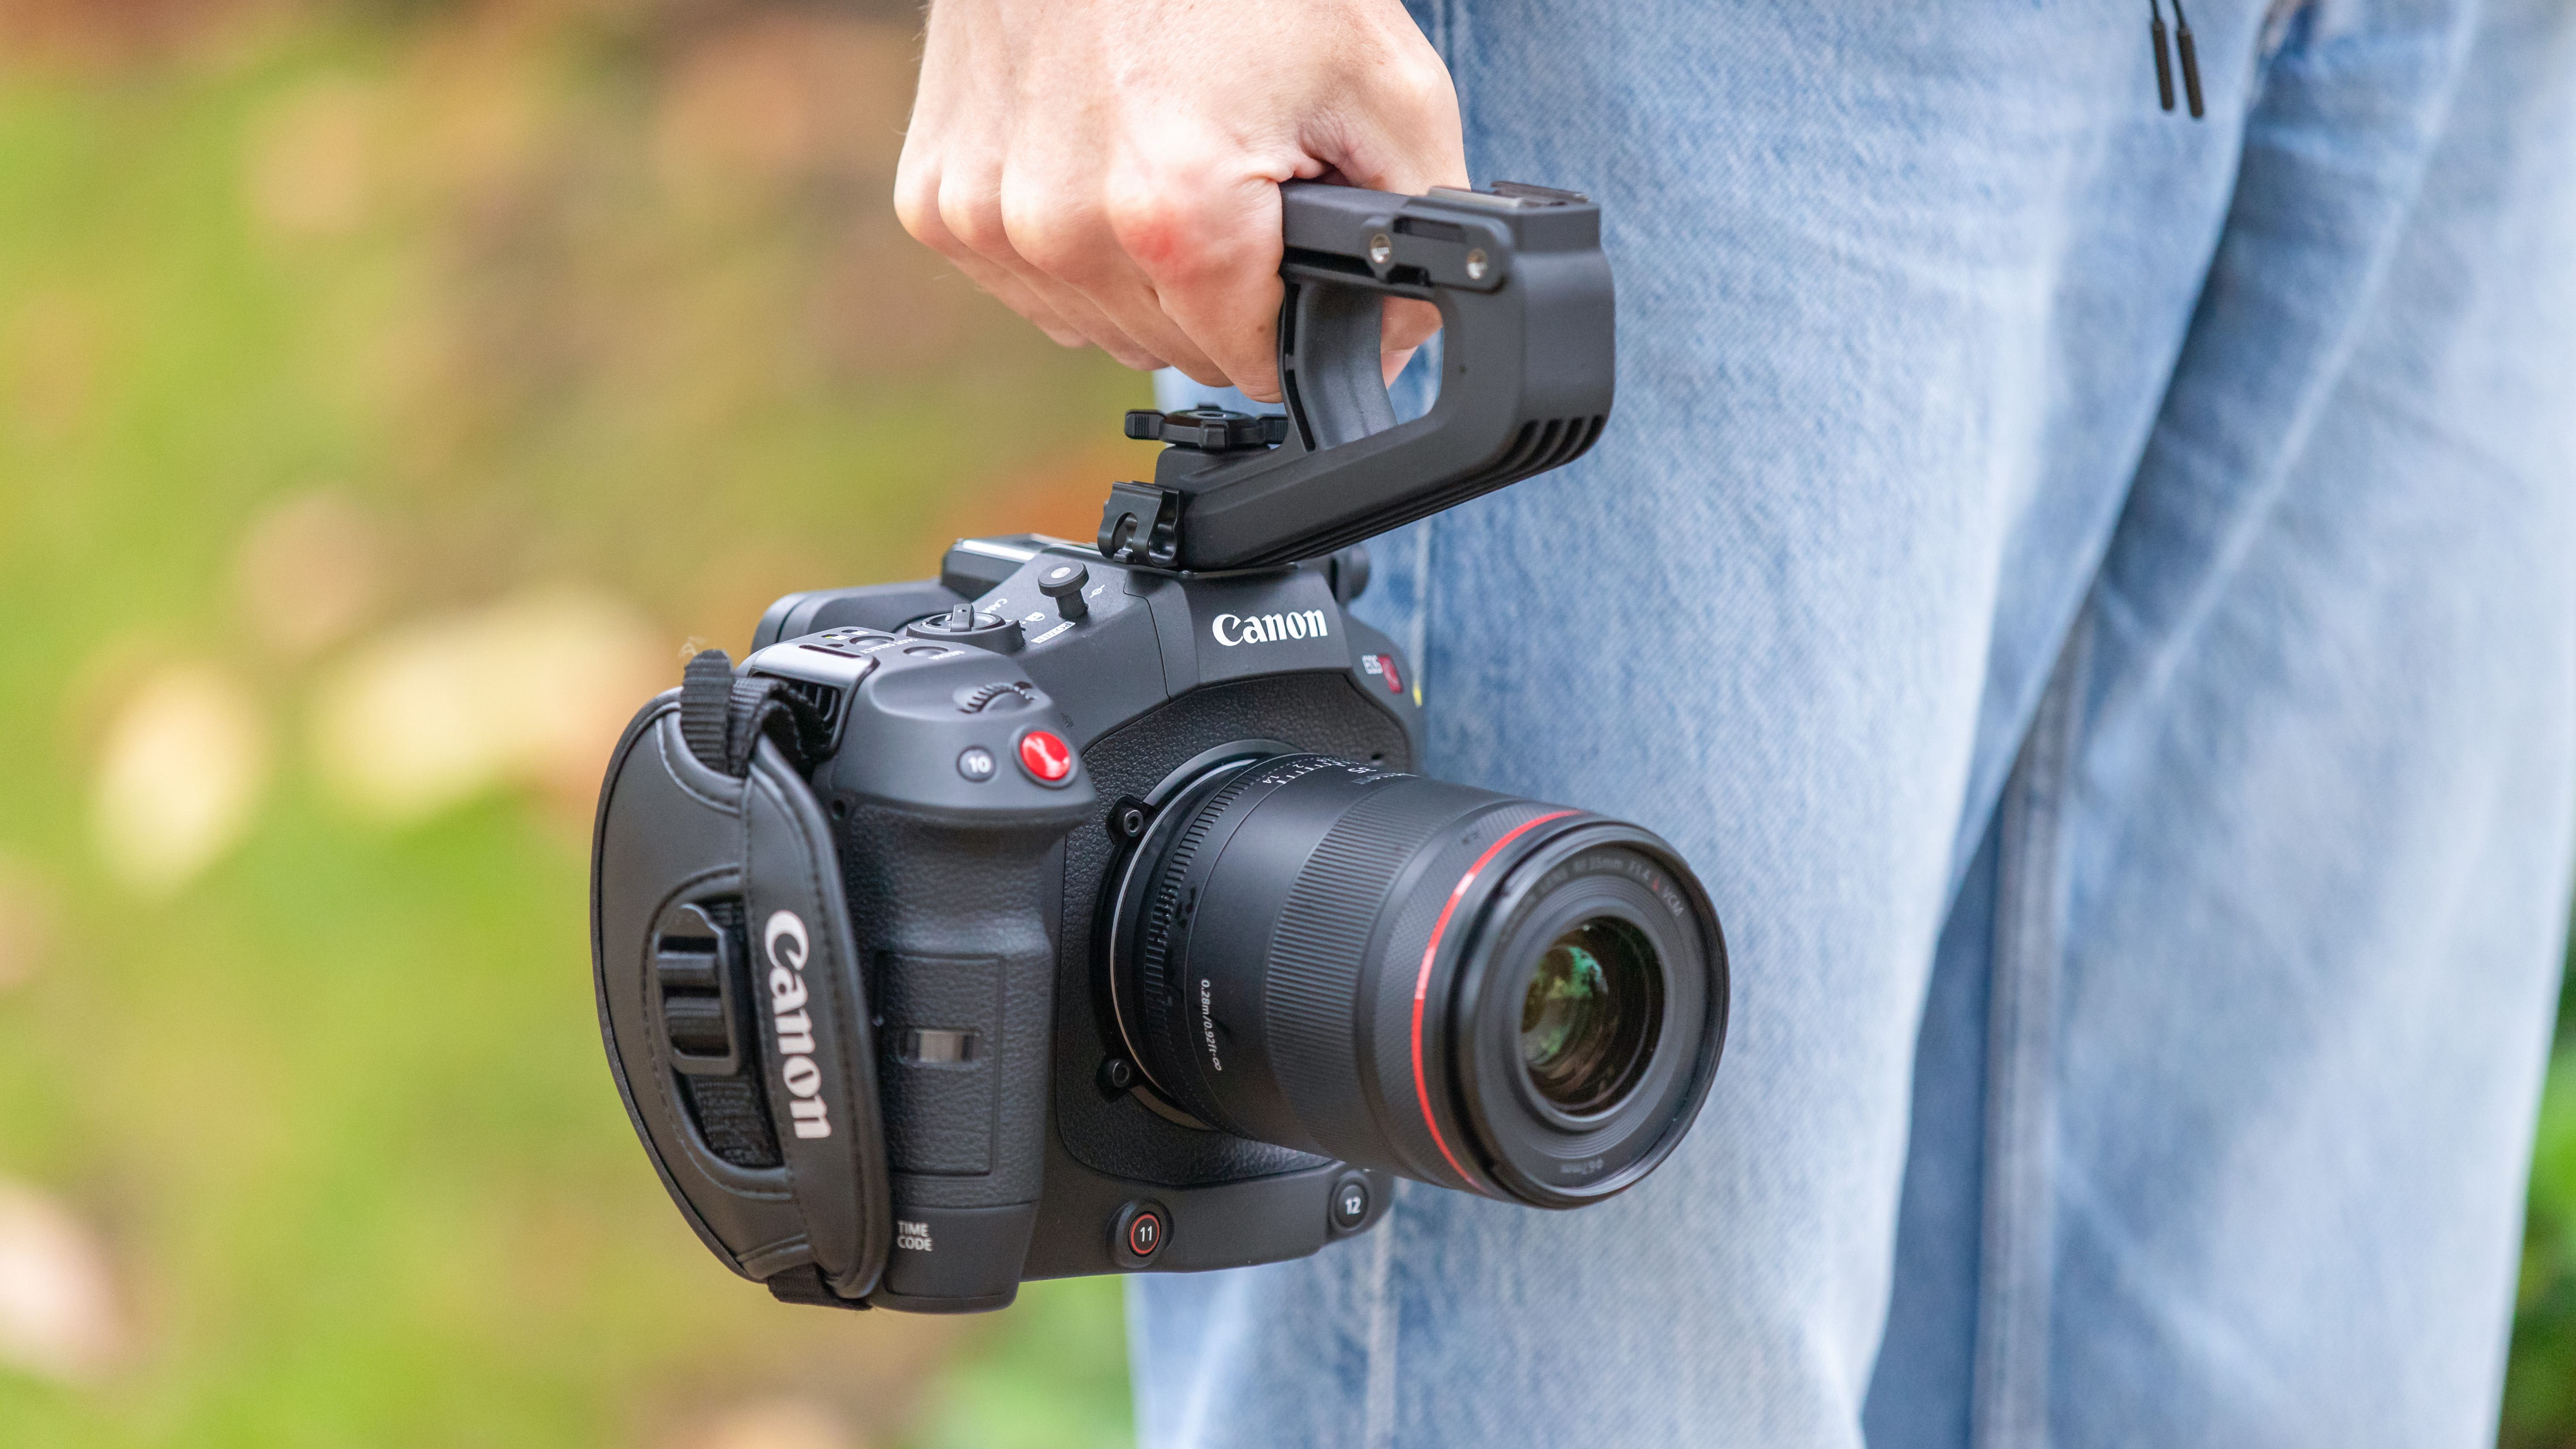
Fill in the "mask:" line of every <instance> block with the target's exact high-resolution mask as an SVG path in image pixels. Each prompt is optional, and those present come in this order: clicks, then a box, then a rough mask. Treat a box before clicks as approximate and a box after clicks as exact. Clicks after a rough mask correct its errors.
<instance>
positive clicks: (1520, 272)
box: [1101, 182, 1615, 571]
mask: <svg viewBox="0 0 2576 1449" xmlns="http://www.w3.org/2000/svg"><path fill="white" fill-rule="evenodd" d="M1280 203H1281V212H1282V239H1283V241H1284V244H1285V253H1284V257H1283V260H1282V262H1281V264H1280V268H1279V273H1280V276H1281V278H1282V279H1283V280H1285V281H1286V283H1287V284H1288V292H1287V297H1286V299H1285V301H1284V303H1283V305H1282V307H1281V309H1280V319H1279V369H1280V390H1281V395H1282V400H1283V402H1284V404H1285V406H1286V408H1287V410H1288V427H1287V429H1286V436H1285V438H1284V440H1282V441H1281V442H1280V443H1279V445H1278V446H1276V447H1250V448H1245V447H1235V446H1228V447H1214V448H1210V447H1200V446H1192V445H1189V444H1188V443H1186V442H1183V443H1181V444H1176V445H1175V446H1173V447H1170V448H1167V449H1165V450H1164V452H1163V454H1162V457H1161V458H1160V459H1159V460H1158V461H1157V463H1156V466H1155V474H1154V483H1153V485H1151V487H1150V488H1147V487H1143V486H1142V485H1132V484H1125V485H1120V488H1119V489H1118V490H1117V491H1116V492H1115V493H1113V494H1112V496H1111V500H1110V503H1109V507H1108V509H1107V510H1106V511H1105V514H1104V517H1103V519H1102V527H1101V540H1102V548H1103V550H1104V552H1109V553H1111V554H1112V555H1113V556H1114V557H1117V558H1119V559H1120V560H1121V561H1122V562H1127V563H1131V564H1143V565H1147V566H1151V567H1157V568H1170V569H1178V570H1191V571H1215V570H1223V569H1241V568H1255V567H1264V566H1271V565H1277V564H1285V563H1293V562H1295V561H1297V560H1299V559H1305V558H1312V557H1316V556H1318V555H1321V554H1325V553H1330V552H1331V551H1333V550H1334V549H1337V548H1342V547H1345V546H1347V545H1350V544H1353V543H1357V542H1359V541H1361V540H1362V539H1366V538H1368V537H1371V536H1373V535H1375V534H1379V533H1383V532H1385V531H1386V530H1388V529H1390V528H1394V527H1397V526H1399V525H1401V524H1405V523H1409V522H1411V521H1413V520H1414V519H1417V518H1421V517H1424V516H1426V515H1428V514H1432V513H1436V512H1438V511H1439V510H1441V509H1443V508H1447V507H1449V506H1451V505H1452V504H1456V503H1461V502H1464V501H1466V500H1467V499H1469V498H1473V497H1476V496H1478V495H1480V494H1483V493H1487V492H1490V491H1492V490H1493V489H1496V488H1500V487H1502V486H1503V485H1505V484H1507V483H1513V482H1517V481H1518V480H1520V479H1523V478H1527V477H1530V476H1531V475H1533V474H1536V473H1541V472H1545V471H1546V470H1548V469H1550V468H1554V467H1557V466H1558V465H1560V464H1563V463H1567V462H1570V461H1572V460H1573V459H1575V458H1576V457H1579V456H1580V455H1581V454H1582V453H1583V452H1584V451H1585V450H1586V449H1588V448H1590V447H1591V446H1592V444H1593V442H1594V441H1595V440H1596V439H1598V438H1599V437H1600V435H1601V430H1602V427H1603V426H1604V424H1605V423H1606V422H1607V421H1608V418H1609V413H1610V402H1611V394H1612V390H1613V387H1612V384H1613V376H1614V372H1615V365H1614V356H1613V307H1612V290H1611V280H1610V264H1609V262H1608V260H1607V259H1606V258H1605V257H1604V256H1603V255H1602V252H1601V213H1600V208H1598V207H1597V206H1594V205H1593V204H1592V203H1591V202H1589V201H1587V200H1585V199H1584V198H1582V197H1580V196H1577V195H1574V194H1573V193H1571V192H1561V191H1551V190H1548V189H1546V188H1543V187H1533V186H1518V185H1514V184H1511V183H1501V184H1498V185H1497V186H1496V187H1494V188H1493V189H1492V190H1491V191H1485V192H1469V191H1456V190H1451V189H1447V188H1439V189H1435V190H1434V191H1433V192H1432V193H1431V194H1429V195H1427V196H1416V197H1407V196H1398V195H1394V194H1392V193H1389V192H1382V191H1364V190H1360V189H1358V188H1355V187H1346V186H1327V185H1321V184H1317V183H1313V182H1291V183H1289V184H1288V185H1286V186H1283V187H1281V188H1280ZM1389 297H1403V298H1412V299H1415V300H1420V301H1427V302H1430V303H1432V304H1433V305H1435V306H1436V307H1438V308H1439V309H1440V317H1441V325H1442V331H1443V342H1442V363H1441V385H1440V396H1439V400H1438V401H1437V402H1436V403H1435V404H1434V405H1433V406H1432V409H1431V411H1430V412H1429V413H1428V414H1426V415H1424V416H1423V417H1420V418H1416V419H1414V420H1413V421H1411V422H1407V423H1401V424H1399V423H1397V422H1396V420H1395V413H1394V409H1393V408H1392V406H1391V405H1390V404H1389V402H1388V400H1387V394H1386V387H1385V383H1384V380H1383V377H1382V375H1381V371H1380V366H1381V365H1380V362H1379V316H1380V312H1381V310H1382V304H1383V302H1384V301H1385V299H1387V298H1389Z"/></svg>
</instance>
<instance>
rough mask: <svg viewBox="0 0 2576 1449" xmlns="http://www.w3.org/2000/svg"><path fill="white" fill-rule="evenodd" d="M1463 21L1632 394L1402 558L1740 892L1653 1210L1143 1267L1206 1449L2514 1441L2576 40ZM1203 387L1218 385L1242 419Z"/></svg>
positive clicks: (1510, 151)
mask: <svg viewBox="0 0 2576 1449" xmlns="http://www.w3.org/2000/svg"><path fill="white" fill-rule="evenodd" d="M2143 9H2144V7H2143V6H2132V5H2130V4H2128V3H2119V4H2107V3H2106V4H2053V5H2044V6H2035V5H2028V4H2019V5H2006V4H1987V3H1950V0H1924V3H1919V4H1914V5H1908V6H1903V7H1884V6H1849V5H1831V4H1824V3H1781V4H1773V5H1759V6H1757V5H1736V6H1722V7H1717V6H1713V7H1699V6H1692V5H1687V4H1683V3H1679V0H1619V3H1617V4H1610V3H1591V4H1583V3H1573V0H1549V3H1539V0H1491V3H1486V0H1475V3H1459V0H1418V4H1417V12H1416V13H1417V16H1418V18H1419V19H1420V20H1421V22H1422V24H1423V27H1424V30H1425V32H1426V33H1427V34H1429V35H1430V36H1431V37H1432V39H1433V41H1434V42H1435V44H1437V45H1438V46H1439V48H1440V49H1441V51H1442V53H1443V54H1444V56H1446V57H1447V59H1448V61H1449V64H1450V66H1451V68H1452V71H1453V73H1454V74H1455V76H1456V79H1457V82H1458V88H1459V93H1460V98H1461V101H1462V104H1463V107H1464V112H1465V118H1466V123H1467V136H1468V151H1469V159H1470V163H1471V165H1472V167H1473V169H1474V172H1475V174H1476V175H1477V176H1478V177H1480V178H1493V177H1509V178H1514V179H1526V180H1531V181H1538V182H1544V183H1548V184H1553V185H1562V186H1572V187H1577V188H1580V189H1583V190H1586V191H1589V192H1591V193H1592V194H1594V195H1595V196H1597V197H1598V198H1600V199H1601V201H1602V202H1603V203H1604V207H1605V215H1606V218H1607V222H1608V228H1609V230H1608V237H1607V244H1608V247H1609V249H1610V252H1611V255H1612V259H1613V262H1614V264H1615V266H1616V268H1617V272H1618V282H1619V327H1620V355H1619V362H1620V377H1619V401H1618V406H1617V411H1616V412H1615V414H1614V415H1613V417H1612V420H1611V425H1610V429H1609V431H1608V433H1607V435H1606V436H1605V437H1604V439H1603V441H1602V443H1601V444H1600V446H1599V447H1598V448H1597V449H1595V451H1594V452H1593V453H1592V454H1591V455H1590V456H1589V457H1587V458H1585V459H1584V460H1582V461H1581V462H1579V463H1577V464H1576V465H1574V466H1573V467H1570V468H1567V469H1565V470H1563V471H1561V472H1559V473H1556V474H1552V475H1549V476H1546V477H1543V478H1540V479H1537V480H1534V481H1531V482H1528V483H1524V484H1521V485H1519V486H1517V487H1515V488H1512V489H1508V490H1505V491H1504V492H1503V493H1500V494H1497V495H1494V496H1492V497H1489V498H1486V499H1483V500H1480V501H1478V502H1476V503H1473V504H1470V505H1467V506H1465V507H1462V508H1460V509H1457V510H1454V511H1453V512H1451V513H1449V514H1446V515H1443V516H1441V517H1439V518H1437V519H1434V520H1431V521H1430V522H1428V523H1426V524H1423V525H1417V526H1416V527H1414V528H1412V529H1408V530H1405V531H1403V532H1402V533H1399V534H1397V535H1394V536H1391V537H1389V538H1387V539H1383V540H1381V541H1380V542H1379V543H1378V544H1377V545H1376V546H1375V552H1376V556H1377V566H1378V572H1379V576H1380V582H1379V583H1378V585H1377V586H1376V589H1375V590H1374V591H1373V593H1372V595H1371V597H1370V598H1369V599H1368V600H1366V601H1364V603H1363V606H1362V612H1363V613H1370V614H1372V615H1373V617H1375V618H1376V619H1377V621H1378V622H1380V623H1381V624H1382V625H1383V626H1385V627H1387V628H1389V630H1390V631H1391V632H1393V633H1394V634H1396V635H1397V637H1399V638H1402V639H1406V640H1407V641H1409V642H1411V643H1412V644H1413V645H1414V650H1415V656H1416V658H1417V660H1418V661H1419V663H1418V669H1419V672H1420V675H1421V677H1422V679H1423V681H1424V685H1425V699H1426V701H1427V704H1428V706H1429V719H1430V725H1431V737H1432V749H1431V759H1430V760H1429V762H1428V763H1429V766H1430V768H1431V769H1432V770H1433V771H1434V772H1436V773H1439V774H1442V775H1445V776H1448V777H1450V778H1455V779H1460V780H1465V781H1469V782H1472V783H1476V784H1480V785H1486V786H1490V787H1493V788H1497V789H1504V790H1513V791H1519V792H1523V793H1526V794H1531V795H1536V796H1539V797H1542V798H1545V799H1550V800H1558V801H1564V802H1569V803H1575V804H1580V805H1584V806H1588V807H1592V808H1595V809H1599V810H1603V811H1607V812H1610V813H1612V814H1618V815H1625V816H1628V817H1630V818H1633V819H1636V820H1638V821H1640V822H1642V823H1644V824H1646V825H1648V826H1649V827H1651V828H1653V829H1655V830H1658V831H1660V832H1662V833H1663V834H1665V835H1666V836H1667V837H1669V838H1671V839H1672V840H1673V841H1674V842H1675V843H1676V844H1678V845H1679V846H1680V847H1681V848H1682V849H1683V851H1684V852H1685V853H1686V854H1687V855H1688V856H1689V857H1690V859H1691V860H1692V861H1693V862H1694V864H1695V865H1696V866H1697V867H1698V869H1699V871H1700V872H1701V874H1702V876H1703V877H1704V878H1705V880H1706V881H1707V884H1708V886H1709V890H1710V893H1711V895H1712V896H1713V897H1714V898H1715V900H1716V902H1717V905H1718V909H1719V911H1720V912H1721V914H1722V915H1723V916H1724V917H1725V920H1726V923H1727V927H1728V931H1729V937H1730V943H1731V945H1732V948H1733V956H1734V963H1735V972H1736V976H1735V985H1736V998H1735V1010H1734V1026H1733V1036H1732V1039H1731V1041H1730V1042H1729V1045H1728V1052H1727V1058H1726V1062H1725V1065H1724V1067H1723V1069H1722V1070H1721V1072H1720V1074H1719V1076H1718V1080H1717V1086H1716V1090H1715V1092H1714V1093H1713V1094H1712V1096H1711V1098H1710V1101H1709V1105H1708V1108H1707V1110H1706V1112H1705V1113H1704V1115H1703V1116H1702V1117H1701V1119H1700V1122H1699V1125H1698V1126H1697V1128H1696V1129H1695V1130H1694V1131H1693V1133H1692V1135H1691V1137H1690V1138H1689V1140H1688V1141H1687V1142H1686V1143H1684V1145H1683V1146H1682V1148H1681V1150H1680V1151H1679V1152H1678V1153H1677V1154H1676V1155H1675V1156H1674V1157H1673V1159H1672V1160H1671V1161H1670V1162H1669V1163H1668V1164H1667V1165H1666V1166H1665V1167H1664V1168H1663V1169H1662V1170H1661V1171H1660V1172H1659V1173H1657V1174H1656V1175H1655V1176H1654V1177H1652V1178H1650V1179H1648V1180H1647V1181H1646V1182H1645V1183H1644V1184H1642V1185H1641V1186H1639V1187H1637V1188H1636V1189H1634V1190H1633V1191H1631V1192H1629V1193H1628V1194H1626V1195H1625V1196H1624V1197H1621V1198H1619V1199H1616V1200H1614V1201H1612V1202H1610V1203H1608V1204H1605V1205H1602V1206H1599V1207H1595V1208H1590V1209H1586V1210H1583V1211H1580V1212H1573V1213H1561V1214H1560V1213H1547V1212H1540V1211H1535V1210H1531V1209H1526V1208H1519V1207H1513V1206H1508V1205H1504V1204H1500V1203H1494V1202H1487V1201H1482V1200H1478V1199H1474V1198H1470V1197H1466V1196H1464V1195H1461V1194H1458V1193H1453V1192H1445V1191H1441V1190H1439V1189H1434V1188H1427V1187H1421V1186H1418V1185H1414V1184H1405V1185H1404V1186H1403V1187H1402V1188H1401V1189H1400V1190H1399V1191H1398V1192H1397V1194H1396V1196H1395V1200H1394V1205H1393V1211H1392V1213H1391V1215H1390V1217H1389V1219H1388V1221H1387V1222H1386V1223H1385V1224H1384V1225H1383V1226H1382V1227H1380V1228H1379V1229H1378V1230H1376V1231H1375V1232H1373V1233H1371V1234H1368V1235H1366V1236H1364V1237H1362V1238H1359V1239H1355V1240H1353V1241H1351V1242H1349V1243H1346V1244H1343V1245H1340V1246H1338V1247H1336V1248H1333V1249H1330V1250H1327V1251H1326V1252H1324V1253H1322V1254H1320V1255H1318V1256H1316V1257H1314V1258H1311V1259H1307V1260H1303V1261H1299V1262H1294V1263H1285V1264H1278V1265H1273V1266H1270V1267H1264V1268H1257V1269H1248V1270H1243V1271H1239V1272H1234V1273H1228V1274H1221V1275H1208V1276H1202V1277H1184V1276H1178V1275H1175V1276H1168V1277H1146V1278H1140V1279H1137V1280H1135V1282H1134V1285H1133V1289H1132V1293H1131V1299H1130V1302H1131V1304H1132V1306H1133V1309H1134V1313H1133V1316H1132V1322H1133V1329H1132V1333H1133V1344H1132V1348H1133V1356H1134V1364H1135V1374H1136V1381H1137V1385H1138V1390H1139V1399H1140V1405H1141V1421H1142V1425H1143V1430H1144V1437H1145V1439H1146V1440H1147V1441H1148V1442H1149V1443H1152V1444H1156V1445H1174V1446H1179V1445H1190V1446H1196V1445H1318V1444H1331V1445H1346V1446H1354V1449H1358V1446H1377V1445H1386V1444H1404V1445H1475V1446H1488V1445H1501V1444H1538V1443H1547V1444H1567V1445H1662V1444H1675V1445H1678V1444H1694V1445H1697V1444H1748V1445H1782V1446H1809V1445H1847V1444H1854V1443H1860V1442H1864V1441H1866V1442H1868V1443H1870V1444H1873V1445H1878V1446H1883V1449H1884V1446H1914V1445H1943V1446H1959V1445H1976V1446H1981V1449H1983V1446H2009V1445H2037V1444H2042V1443H2054V1444H2059V1445H2065V1446H2091V1445H2107V1444H2175V1445H2194V1446H2201V1445H2237V1444H2249V1445H2250V1444H2261V1445H2279V1444H2309V1443H2314V1444H2320V1445H2328V1444H2330V1445H2336V1446H2341V1449H2350V1446H2370V1445H2404V1446H2443V1445H2469V1444H2484V1443H2488V1442H2491V1439H2492V1434H2493V1419H2494V1411H2495V1400H2496V1388H2497V1381H2498V1378H2499V1376H2500V1372H2501V1360H2502V1347H2503V1340H2504V1334H2505V1329H2506V1324H2507V1320H2508V1314H2509V1309H2510V1296H2511V1288H2512V1283H2513V1276H2514V1265H2515V1261H2516V1252H2517V1248H2518V1224H2519V1205H2520V1188H2521V1181H2522V1175H2523V1170H2524V1165H2525V1153H2526V1142H2527V1139H2528V1135H2529V1129H2530V1124H2531V1115H2532V1109H2533V1104H2534V1101H2535V1099H2536V1096H2537V1089H2538V1084H2539V1079H2540V1072H2541V1068H2542V1063H2543V1058H2544V1054H2545V1050H2546V1044H2547V1038H2548V1035H2549V1026H2550V1018H2551V1012H2550V1004H2551V1001H2552V999H2553V993H2554V990H2555V986H2556V965H2557V961H2558V953H2559V950H2560V945H2561V940H2562V932H2563V929H2564V921H2565V907H2566V882H2567V880H2568V877H2569V870H2570V859H2569V857H2570V822H2571V821H2572V820H2576V490H2571V487H2570V482H2571V478H2570V474H2571V471H2576V9H2571V8H2570V7H2568V6H2565V5H2563V4H2549V3H2541V0H2501V3H2495V4H2488V5H2478V4H2473V3H2467V0H2429V3H2422V4H2400V3H2386V4H2380V3H2358V0H2355V3H2346V0H2315V3H2312V4H2309V5H2306V6H2304V7H2293V6H2289V5H2276V6H2274V7H2273V8H2272V9H2271V10H2270V11H2267V10H2266V9H2264V8H2263V7H2262V6H2260V5H2257V4H2249V3H2236V4H2222V3H2219V0H2206V3H2199V4H2194V5H2192V6H2191V7H2190V9H2191V16H2192V20H2193V23H2194V26H2195V29H2196V30H2197V32H2198V38H2199V43H2200V56H2201V60H2202V64H2203V67H2204V72H2205V76H2206V78H2207V82H2208V93H2209V106H2210V114H2209V117H2208V119H2207V120H2206V121H2205V122H2202V123H2199V124H2194V123H2192V122H2191V121H2189V120H2188V119H2185V118H2183V117H2181V116H2178V115H2167V114H2164V113H2162V112H2160V111H2159V110H2158V109H2157V108H2156V104H2155V97H2154V89H2153V85H2154V77H2153V69H2152V65H2151V62H2150V58H2149V56H2148V53H2147V37H2146V29H2147V26H2146V16H2145V15H2144V14H2143V13H2141V12H2142V11H2143ZM1175 391H1176V393H1178V394H1180V395H1181V397H1176V399H1175V400H1182V398H1186V399H1187V400H1195V396H1196V393H1197V390H1196V389H1192V388H1186V387H1184V388H1178V389H1175Z"/></svg>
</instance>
